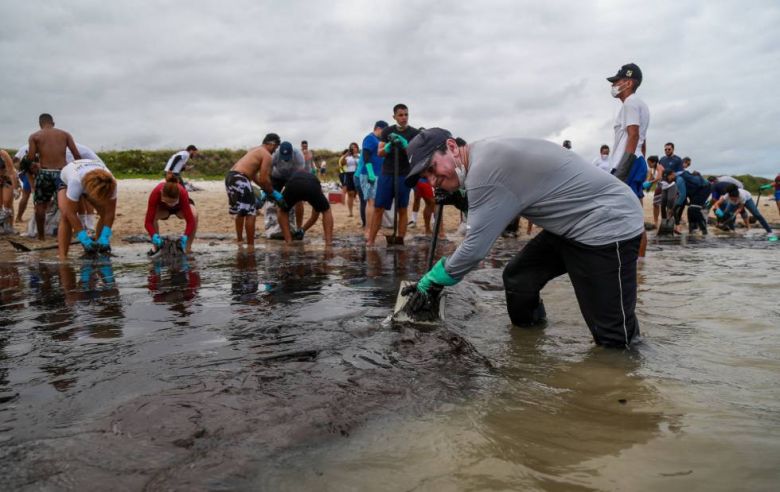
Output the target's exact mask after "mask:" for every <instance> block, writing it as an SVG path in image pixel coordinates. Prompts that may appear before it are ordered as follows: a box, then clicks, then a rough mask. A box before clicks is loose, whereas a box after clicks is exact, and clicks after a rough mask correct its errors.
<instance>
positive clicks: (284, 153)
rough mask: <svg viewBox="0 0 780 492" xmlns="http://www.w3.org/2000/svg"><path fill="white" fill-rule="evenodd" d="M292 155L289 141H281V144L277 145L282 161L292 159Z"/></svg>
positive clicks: (291, 146)
mask: <svg viewBox="0 0 780 492" xmlns="http://www.w3.org/2000/svg"><path fill="white" fill-rule="evenodd" d="M292 155H293V145H292V144H291V143H290V142H282V145H280V146H279V157H281V158H282V160H283V161H289V160H290V159H292Z"/></svg>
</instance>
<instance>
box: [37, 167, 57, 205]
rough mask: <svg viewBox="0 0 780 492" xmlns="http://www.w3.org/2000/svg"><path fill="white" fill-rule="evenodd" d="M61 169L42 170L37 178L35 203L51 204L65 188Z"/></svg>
mask: <svg viewBox="0 0 780 492" xmlns="http://www.w3.org/2000/svg"><path fill="white" fill-rule="evenodd" d="M64 187H65V183H63V182H62V180H61V179H60V170H59V169H41V170H40V171H38V174H37V175H36V176H35V195H34V196H33V203H49V202H51V201H52V199H53V198H54V197H55V196H57V191H58V190H60V189H62V188H64Z"/></svg>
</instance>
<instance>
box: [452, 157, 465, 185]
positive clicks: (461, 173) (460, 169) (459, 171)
mask: <svg viewBox="0 0 780 492" xmlns="http://www.w3.org/2000/svg"><path fill="white" fill-rule="evenodd" d="M455 174H456V175H457V176H458V187H459V188H462V189H465V188H466V168H465V167H464V166H463V164H461V163H460V162H457V161H456V162H455Z"/></svg>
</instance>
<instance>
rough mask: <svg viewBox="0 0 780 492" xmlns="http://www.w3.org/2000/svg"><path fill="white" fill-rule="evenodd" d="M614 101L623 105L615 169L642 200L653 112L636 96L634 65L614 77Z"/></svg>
mask: <svg viewBox="0 0 780 492" xmlns="http://www.w3.org/2000/svg"><path fill="white" fill-rule="evenodd" d="M607 81H609V83H610V84H612V88H611V93H612V97H615V98H618V99H620V101H621V103H622V104H621V106H620V111H618V114H617V116H616V117H615V123H614V125H613V127H614V129H615V145H614V146H613V147H612V150H613V152H612V167H613V168H615V172H614V175H615V177H616V178H618V179H619V180H621V181H623V182H624V183H626V184H627V185H628V186H629V188H631V191H633V192H634V194H635V195H636V196H637V198H639V200H640V202H641V201H642V198H643V197H644V193H643V191H642V185H643V183H644V182H645V178H646V177H647V161H645V152H646V136H647V128H648V126H650V110H649V109H648V108H647V104H645V102H644V101H642V100H641V99H640V98H639V96H637V95H636V90H637V89H638V88H639V85H640V84H641V83H642V71H641V70H640V69H639V67H638V66H637V65H636V64H634V63H628V64H626V65H623V66H622V67H620V70H618V72H617V73H616V74H615V75H613V76H612V77H607ZM646 247H647V234H642V244H641V246H640V247H639V256H640V257H644V256H645V248H646Z"/></svg>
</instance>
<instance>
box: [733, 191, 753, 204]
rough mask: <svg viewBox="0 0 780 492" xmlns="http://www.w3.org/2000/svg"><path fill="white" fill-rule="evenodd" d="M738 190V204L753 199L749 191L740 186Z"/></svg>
mask: <svg viewBox="0 0 780 492" xmlns="http://www.w3.org/2000/svg"><path fill="white" fill-rule="evenodd" d="M738 191H739V201H737V203H738V204H739V205H744V204H745V203H747V201H748V200H752V199H753V195H751V194H750V192H749V191H747V190H743V189H742V188H740V189H739V190H738ZM729 198H731V197H729Z"/></svg>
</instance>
